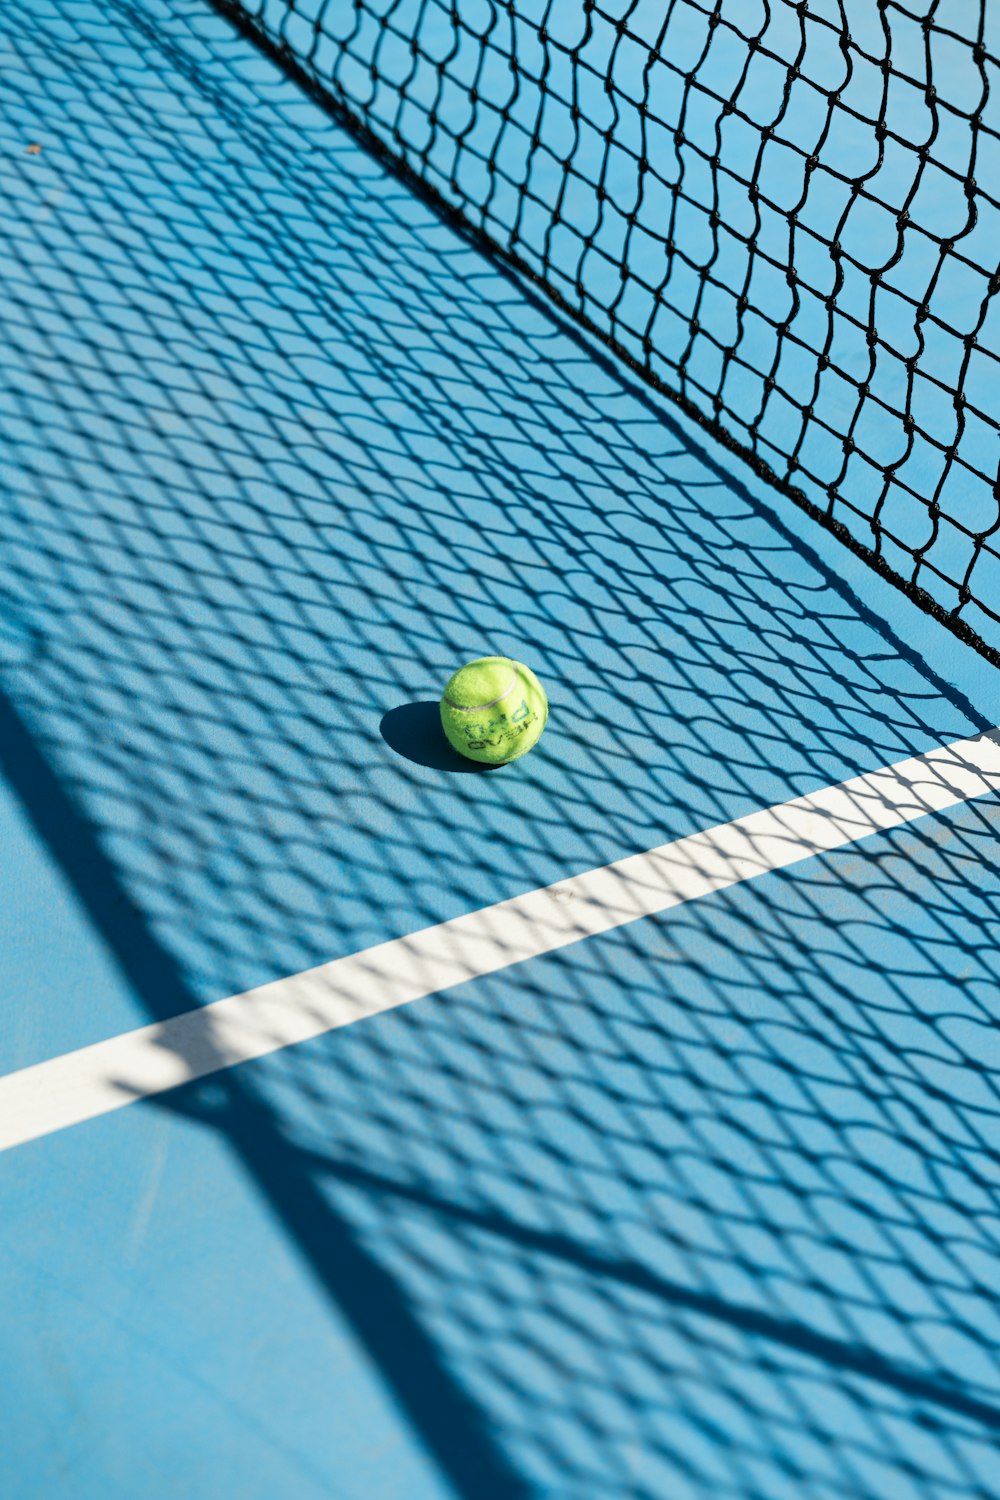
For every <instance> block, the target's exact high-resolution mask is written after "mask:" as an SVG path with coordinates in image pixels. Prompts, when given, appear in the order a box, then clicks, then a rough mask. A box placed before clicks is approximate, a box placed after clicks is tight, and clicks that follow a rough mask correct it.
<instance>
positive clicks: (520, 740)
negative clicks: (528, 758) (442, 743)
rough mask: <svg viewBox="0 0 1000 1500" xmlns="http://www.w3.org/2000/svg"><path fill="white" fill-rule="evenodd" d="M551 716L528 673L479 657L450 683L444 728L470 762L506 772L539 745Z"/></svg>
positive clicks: (540, 689) (541, 690)
mask: <svg viewBox="0 0 1000 1500" xmlns="http://www.w3.org/2000/svg"><path fill="white" fill-rule="evenodd" d="M548 716H549V700H548V699H547V698H546V696H545V689H544V688H543V687H542V684H541V683H540V682H539V680H538V678H537V677H536V676H535V674H534V672H532V670H531V668H530V667H525V666H522V664H521V663H520V662H518V661H511V660H510V659H509V657H506V656H481V657H480V658H479V660H478V661H470V662H469V663H468V664H467V665H466V666H464V667H460V668H459V670H458V671H457V672H456V673H455V675H454V676H453V677H451V678H450V679H449V681H448V686H447V687H446V688H445V690H444V697H443V698H442V699H441V725H442V728H443V729H444V732H445V735H446V737H447V739H448V743H449V744H450V745H452V746H454V748H455V749H456V750H457V751H458V752H459V754H460V755H466V756H468V758H469V760H478V761H481V762H482V763H483V764H484V765H487V766H502V765H504V764H505V762H506V761H508V760H516V759H517V757H518V756H519V755H524V753H525V752H526V751H528V750H530V749H531V747H532V745H537V743H538V740H539V738H540V736H541V733H542V730H543V729H544V728H545V721H546V719H547V718H548Z"/></svg>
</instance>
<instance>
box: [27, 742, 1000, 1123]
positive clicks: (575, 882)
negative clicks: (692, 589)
mask: <svg viewBox="0 0 1000 1500" xmlns="http://www.w3.org/2000/svg"><path fill="white" fill-rule="evenodd" d="M995 791H1000V731H997V730H994V731H991V732H990V733H988V734H983V735H979V736H977V737H976V738H975V739H969V740H959V741H956V742H955V743H954V744H951V745H947V746H944V747H942V748H941V749H938V750H932V751H930V752H929V753H928V754H926V755H918V756H915V757H913V758H912V759H910V760H904V761H900V762H898V763H897V764H896V765H894V766H889V767H887V768H886V769H884V770H880V771H874V772H871V773H869V774H867V775H864V776H856V777H854V778H853V779H852V780H850V781H845V782H842V783H841V784H840V785H839V786H834V787H828V788H826V789H824V790H822V791H819V792H813V793H810V794H809V795H808V796H804V797H795V798H793V799H792V801H790V802H783V803H781V804H780V805H778V806H776V807H769V808H766V809H764V810H763V811H762V812H756V813H751V814H750V815H749V816H747V817H745V818H737V819H736V820H735V821H734V822H732V823H723V824H720V825H719V826H718V827H715V828H710V829H708V830H707V831H706V832H704V833H696V834H692V835H690V836H689V837H687V838H682V839H678V840H677V841H676V842H675V843H672V844H663V845H661V846H660V847H659V848H657V849H650V850H649V851H648V852H647V853H645V854H635V855H632V856H630V857H629V858H628V859H621V860H618V861H616V863H614V864H611V865H604V866H602V867H601V868H600V869H596V870H589V871H587V873H586V874H584V875H576V876H574V877H572V878H571V879H568V880H562V881H560V882H559V883H558V885H551V886H545V887H543V888H541V889H539V890H535V891H529V892H528V893H527V894H526V895H524V896H515V897H513V898H512V899H511V900H509V901H499V902H497V904H496V905H494V906H487V907H484V908H483V909H482V910H480V911H475V912H471V913H469V915H467V916H463V917H456V918H454V919H453V920H452V921H449V922H441V923H440V924H439V925H438V926H436V927H427V928H424V930H423V931H421V932H416V933H413V934H412V935H411V936H409V937H403V938H394V939H393V940H392V941H390V942H386V943H379V944H378V945H377V946H376V947H374V948H367V949H366V950H365V951H364V952H363V953H355V954H352V955H351V956H350V957H348V958H338V959H334V960H333V961H332V962H331V963H327V964H321V965H320V966H319V967H318V968H315V969H307V970H306V971H305V972H303V973H301V974H295V975H293V976H292V977H291V978H290V979H278V980H274V981H273V982H272V983H270V984H264V985H260V986H259V987H258V988H256V989H252V990H247V991H246V992H245V993H244V994H242V995H231V996H230V997H229V998H228V999H225V1000H217V1001H215V1002H213V1003H212V1004H210V1005H204V1006H201V1007H200V1008H199V1009H197V1010H192V1011H187V1012H185V1013H184V1014H183V1015H180V1016H175V1017H174V1018H173V1019H172V1020H169V1021H157V1022H154V1023H153V1024H152V1025H149V1026H142V1027H140V1028H139V1029H138V1030H137V1031H129V1032H126V1033H124V1034H123V1035H121V1036H117V1037H112V1038H110V1039H109V1040H108V1041H104V1042H97V1043H95V1044H94V1045H93V1046H90V1047H83V1048H81V1049H80V1050H79V1051H77V1052H69V1053H66V1054H65V1055H64V1056H62V1057H56V1058H53V1059H51V1060H50V1061H48V1062H42V1063H37V1064H35V1065H34V1066H33V1067H30V1068H23V1069H22V1070H21V1071H20V1072H17V1073H9V1074H7V1076H6V1077H3V1078H0V1150H8V1149H9V1148H11V1147H13V1146H18V1145H23V1144H24V1143H25V1142H26V1141H31V1140H35V1139H37V1138H38V1137H40V1136H45V1135H50V1134H51V1133H52V1132H54V1131H57V1130H63V1129H65V1128H66V1127H67V1126H69V1125H77V1124H80V1123H81V1122H82V1121H84V1120H92V1119H94V1118H95V1117H97V1116H98V1115H104V1114H108V1113H109V1112H110V1111H112V1110H115V1109H120V1108H122V1106H123V1105H126V1104H131V1103H132V1102H134V1101H135V1100H137V1099H145V1098H149V1097H151V1096H152V1095H155V1094H161V1093H163V1092H164V1091H165V1090H167V1089H172V1088H176V1087H177V1086H178V1084H182V1083H189V1082H191V1081H192V1080H193V1079H196V1078H205V1077H207V1076H208V1075H209V1074H212V1073H216V1072H219V1071H220V1070H222V1069H225V1068H232V1067H235V1066H236V1065H237V1063H242V1062H248V1061H249V1060H250V1059H251V1058H255V1057H266V1056H267V1055H268V1054H269V1053H271V1052H277V1051H279V1050H280V1049H281V1048H283V1047H292V1046H294V1045H295V1044H296V1043H297V1042H305V1041H308V1040H309V1039H310V1038H312V1037H317V1036H322V1035H323V1034H324V1033H325V1032H328V1031H333V1030H335V1029H337V1028H338V1027H341V1026H350V1025H351V1024H352V1023H353V1022H355V1021H359V1020H361V1019H362V1018H364V1017H366V1016H373V1015H377V1014H379V1012H381V1011H387V1010H392V1009H394V1008H395V1007H396V1006H399V1005H406V1004H407V1003H408V1002H409V1001H411V1000H418V999H420V998H421V997H422V996H425V995H433V994H436V993H437V992H438V991H440V990H444V989H447V988H449V987H450V986H451V985H455V984H461V983H462V982H463V981H464V980H467V979H476V978H479V977H481V976H483V975H486V974H494V973H496V972H497V971H498V970H500V969H506V968H508V967H509V966H510V965H511V964H516V963H521V962H522V961H523V960H524V959H528V958H537V957H538V956H539V955H541V954H543V953H551V952H553V951H554V950H555V949H557V948H564V947H566V946H567V945H568V944H570V943H575V942H578V941H580V939H581V938H585V937H592V936H594V935H596V934H597V933H602V932H610V931H611V930H612V929H613V928H616V927H622V926H624V925H625V924H626V923H628V922H634V921H635V920H636V919H637V918H639V917H644V916H651V915H653V914H654V913H656V912H663V911H667V910H669V909H670V908H671V907H674V906H680V905H682V904H683V903H684V902H686V901H695V900H697V899H698V898H699V897H700V896H707V895H709V894H710V893H711V892H713V891H721V890H724V889H725V888H726V887H727V886H732V885H736V884H738V883H739V882H740V881H743V880H752V879H753V878H754V877H755V876H757V875H762V874H765V873H766V872H767V871H771V870H781V869H784V868H786V867H787V866H788V865H793V864H796V863H798V861H800V860H804V859H808V858H809V857H810V856H811V855H813V854H821V853H825V852H828V851H830V850H833V849H839V848H843V847H844V846H846V845H849V844H853V843H855V842H856V841H857V840H858V839H862V838H865V837H867V836H868V835H869V834H872V833H877V832H880V831H882V832H884V831H887V830H889V829H892V828H900V827H902V826H904V825H905V824H907V823H912V822H914V821H915V820H916V819H917V818H922V817H924V816H925V815H927V814H928V813H934V812H943V811H945V810H946V809H947V808H950V807H955V806H957V805H959V804H961V803H963V802H967V801H969V800H971V799H972V798H974V797H980V796H983V795H984V794H985V793H987V792H995Z"/></svg>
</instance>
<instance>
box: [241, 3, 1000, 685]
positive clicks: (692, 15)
mask: <svg viewBox="0 0 1000 1500" xmlns="http://www.w3.org/2000/svg"><path fill="white" fill-rule="evenodd" d="M220 8H221V9H224V10H227V11H228V12H229V13H230V14H232V15H235V16H236V18H237V19H238V20H240V21H241V22H242V24H243V26H244V29H246V30H249V31H250V33H251V34H252V35H254V36H255V37H256V39H257V40H258V41H259V42H260V43H262V44H263V45H264V46H265V47H267V48H268V49H269V50H270V51H271V52H272V53H273V54H275V55H278V56H279V57H280V59H281V60H282V61H283V63H284V64H285V65H286V66H287V67H290V68H291V69H292V70H293V71H295V72H296V73H297V74H298V75H299V77H300V78H301V79H302V80H303V81H304V82H306V83H307V84H308V85H309V86H310V87H311V89H312V90H313V92H314V93H315V92H318V93H319V94H320V95H321V96H322V97H323V98H325V99H326V100H327V101H328V102H332V103H334V104H335V105H336V106H337V108H338V109H339V110H340V112H341V113H342V114H346V115H347V117H348V118H349V119H350V121H351V122H352V123H353V124H354V126H355V127H356V128H360V129H362V130H363V131H364V132H365V133H366V134H367V135H368V137H369V140H370V141H372V142H373V143H376V144H378V146H379V147H380V148H381V149H382V150H383V151H387V152H388V153H390V154H391V156H392V157H393V158H394V159H395V160H396V161H397V163H399V164H400V166H401V167H402V169H403V170H404V171H405V173H406V174H407V175H408V176H409V178H410V180H411V181H413V182H419V184H420V185H421V186H422V188H423V189H424V190H425V191H427V192H429V193H430V194H431V195H432V196H434V197H435V198H436V199H437V200H438V202H439V204H441V205H445V206H447V207H448V208H449V209H450V210H452V211H455V212H457V213H458V214H459V215H460V216H461V218H462V219H463V221H464V222H465V223H466V225H467V226H469V227H470V228H471V229H472V230H473V231H474V233H475V234H476V235H477V236H478V237H479V238H480V239H483V240H486V241H488V242H489V244H490V246H491V248H492V249H493V250H494V251H496V252H499V253H500V254H501V255H502V256H503V257H504V258H505V259H506V260H507V261H508V262H509V263H511V264H513V265H514V266H515V267H516V268H517V269H518V270H520V271H521V272H524V273H527V274H529V275H530V276H531V277H532V278H533V279H534V280H535V281H536V283H538V284H539V285H541V286H542V287H543V288H544V289H545V291H546V292H547V293H548V294H549V295H550V296H551V297H552V298H554V299H555V301H556V302H557V303H558V304H559V305H560V306H561V307H562V308H563V309H564V310H566V311H568V312H570V313H571V314H572V315H573V316H574V317H575V318H576V319H577V320H578V321H579V322H581V323H582V324H584V325H585V326H586V328H587V329H588V330H589V331H590V333H591V334H593V335H596V336H597V337H598V338H600V339H601V340H602V341H603V342H604V343H605V344H607V345H608V346H609V347H610V348H612V349H613V350H614V351H615V352H616V353H617V354H618V355H619V356H622V357H623V358H624V359H625V360H626V361H627V362H628V364H629V365H630V366H631V367H632V369H633V370H634V371H636V372H638V373H639V374H641V375H642V376H643V377H644V378H645V379H646V380H647V381H649V382H650V383H651V384H653V385H654V386H656V387H657V388H658V389H660V390H661V391H663V392H665V393H667V394H669V395H671V396H672V397H673V398H674V399H676V400H678V401H679V402H680V403H681V404H682V406H683V407H684V408H685V409H686V410H687V412H688V413H689V414H690V415H692V416H694V417H695V418H696V419H697V420H699V421H700V422H701V423H703V424H704V425H706V426H707V427H708V428H709V429H710V430H711V431H712V432H713V433H714V434H715V435H716V436H717V437H719V438H721V439H722V441H724V442H725V443H726V444H727V446H729V447H730V448H731V449H733V450H734V451H736V452H738V453H739V454H740V455H741V456H743V457H744V458H745V459H747V460H748V461H749V462H750V463H751V464H752V465H753V466H754V468H755V469H756V470H757V472H758V473H759V474H760V475H761V476H763V477H764V478H766V479H768V480H769V481H771V482H773V483H774V484H776V485H777V486H778V487H779V488H781V489H782V490H784V491H785V493H787V494H789V495H790V496H791V497H792V498H794V499H795V500H796V501H797V502H798V503H799V504H800V505H802V506H804V507H805V508H806V509H807V510H808V511H809V512H810V513H811V514H812V515H814V517H815V518H816V519H818V520H819V521H821V522H822V523H823V524H825V525H826V526H827V527H828V528H829V529H831V530H833V531H834V532H836V533H837V534H838V535H839V536H840V537H841V539H842V540H843V541H845V542H847V544H848V545H850V546H851V547H852V548H853V550H855V551H856V552H860V553H861V554H863V555H864V556H866V557H867V559H868V560H869V561H870V562H872V563H873V564H874V566H875V567H876V568H877V569H878V570H879V571H880V572H881V573H882V574H883V576H885V577H887V578H889V579H890V580H891V581H892V582H894V583H895V584H897V585H898V586H900V587H902V588H903V589H904V590H905V591H906V592H907V593H909V594H910V596H911V597H913V598H914V599H916V600H917V602H918V603H920V604H921V605H922V606H923V607H924V608H926V609H929V610H930V611H931V612H933V613H934V614H936V615H937V616H938V617H939V618H940V619H942V620H943V621H944V622H945V623H947V624H948V625H949V626H950V627H951V628H952V629H953V630H954V631H955V632H956V633H957V634H958V635H960V636H962V637H963V638H964V639H966V640H967V641H969V642H970V643H972V644H974V645H975V646H977V647H978V648H979V649H980V650H982V651H983V652H984V653H985V654H986V655H987V656H989V657H990V658H991V659H993V660H995V661H996V662H998V663H1000V478H998V470H997V464H998V457H1000V452H998V448H997V439H998V436H1000V431H998V425H997V418H996V402H995V393H996V391H997V389H998V374H1000V298H998V296H997V293H998V290H1000V273H998V270H997V260H998V254H997V246H998V244H1000V212H998V209H1000V203H998V197H997V183H998V182H1000V153H998V151H997V143H998V136H1000V107H998V100H1000V90H998V88H997V87H996V85H997V83H998V66H1000V61H998V50H1000V43H998V33H1000V22H998V14H1000V12H998V11H997V9H996V8H995V7H994V8H993V14H992V17H991V18H990V19H988V9H989V8H988V6H987V3H986V0H948V3H947V5H945V4H940V3H938V0H925V3H924V4H923V5H916V6H909V5H906V4H904V3H899V0H877V3H870V0H810V3H808V4H806V3H805V0H735V3H727V4H726V5H725V6H723V5H722V3H721V0H718V3H716V4H714V5H710V4H707V3H698V0H667V3H664V0H618V3H617V4H614V3H609V0H601V3H592V0H578V3H577V0H559V3H558V4H557V3H556V0H452V3H445V0H354V3H353V4H347V3H344V0H338V3H332V0H223V3H222V4H221V5H220ZM991 84H992V85H993V90H992V93H991ZM991 392H992V393H993V395H992V398H991Z"/></svg>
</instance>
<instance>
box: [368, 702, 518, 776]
mask: <svg viewBox="0 0 1000 1500" xmlns="http://www.w3.org/2000/svg"><path fill="white" fill-rule="evenodd" d="M379 730H380V732H381V735H382V738H383V739H384V740H385V742H386V744H387V745H388V746H389V749H390V750H393V751H395V753H396V754H397V755H401V756H402V757H403V759H404V760H412V761H413V762H414V764H416V765H418V766H427V767H428V768H429V769H430V770H432V771H464V772H471V773H472V774H473V775H479V774H481V773H482V772H484V771H498V770H500V769H501V767H499V766H484V765H480V764H479V762H478V761H475V760H467V759H466V757H465V756H464V755H459V753H458V751H457V750H453V749H452V747H451V745H449V743H448V741H447V740H446V739H445V737H444V730H443V729H442V728H441V711H440V709H439V708H438V705H437V702H436V701H426V702H422V703H401V704H400V706H399V707H398V708H390V710H389V712H388V713H387V714H383V716H382V722H381V724H380V725H379Z"/></svg>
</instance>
